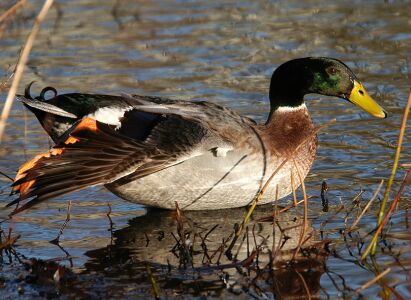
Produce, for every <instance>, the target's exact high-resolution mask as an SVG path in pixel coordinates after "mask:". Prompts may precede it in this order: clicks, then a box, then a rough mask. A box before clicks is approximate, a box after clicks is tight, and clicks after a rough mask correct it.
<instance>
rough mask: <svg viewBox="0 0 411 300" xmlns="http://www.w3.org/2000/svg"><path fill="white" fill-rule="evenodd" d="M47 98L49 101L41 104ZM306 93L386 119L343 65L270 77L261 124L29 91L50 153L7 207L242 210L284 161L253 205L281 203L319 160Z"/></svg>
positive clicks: (167, 103) (293, 66) (30, 166)
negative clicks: (97, 200) (105, 198)
mask: <svg viewBox="0 0 411 300" xmlns="http://www.w3.org/2000/svg"><path fill="white" fill-rule="evenodd" d="M49 91H53V92H54V93H55V95H54V96H53V97H52V98H51V99H49V100H45V97H44V95H45V93H47V92H49ZM310 93H316V94H321V95H327V96H334V97H339V98H342V99H345V100H348V101H350V102H352V103H354V104H356V105H358V106H359V107H361V108H362V109H364V110H365V111H366V112H368V113H369V114H371V115H373V116H375V117H377V118H385V117H387V113H386V112H385V111H384V109H382V108H381V107H380V106H379V105H378V104H377V103H376V102H375V101H374V100H373V99H372V98H371V97H370V96H369V95H368V94H367V92H366V91H365V89H364V87H363V86H362V84H361V83H360V81H359V80H358V79H357V77H356V76H355V75H354V73H353V72H352V71H351V70H350V69H349V68H348V67H347V66H346V65H345V64H344V63H342V62H341V61H339V60H337V59H333V58H326V57H307V58H299V59H294V60H290V61H288V62H286V63H284V64H282V65H280V66H279V67H278V68H277V69H276V70H275V71H274V73H273V75H272V77H271V84H270V92H269V99H270V105H271V108H270V113H269V116H268V120H267V122H266V123H265V124H257V123H256V122H255V121H253V120H252V119H250V118H247V117H244V116H241V115H239V114H237V113H236V112H235V111H232V110H231V109H229V108H226V107H223V106H220V105H218V104H215V103H210V102H206V101H200V102H189V101H181V100H171V99H166V98H160V97H151V96H140V95H125V94H124V95H119V96H112V95H97V94H80V93H72V94H64V95H57V92H56V90H55V89H53V88H50V87H48V88H45V89H43V91H42V92H41V94H40V96H38V97H36V98H33V97H31V96H30V86H29V87H28V88H26V92H25V95H24V96H18V98H19V100H21V101H22V103H23V104H24V105H25V106H26V107H27V108H28V109H29V110H30V111H31V112H33V113H34V114H35V115H36V117H37V118H38V120H39V121H40V123H41V125H42V126H43V128H44V130H45V131H46V132H47V133H48V134H49V135H50V137H51V138H52V139H53V141H54V142H55V146H54V147H53V148H52V149H50V150H49V151H48V152H46V153H43V154H40V155H37V156H36V157H34V158H33V159H32V160H30V161H28V162H27V163H25V164H24V165H22V166H21V167H20V169H19V171H18V173H17V175H16V178H15V181H14V183H13V186H12V194H19V197H18V198H17V199H16V200H14V201H12V202H11V203H9V204H8V205H12V204H17V207H16V209H15V210H14V211H13V214H15V213H18V212H20V211H22V210H24V209H26V208H29V207H31V206H33V205H34V204H37V203H39V202H42V201H45V200H47V199H50V198H53V197H57V196H60V195H63V194H66V193H69V192H72V191H76V190H80V189H83V188H86V187H90V186H96V185H104V186H105V187H106V188H107V189H108V190H109V191H111V192H112V193H114V194H116V195H117V196H119V197H121V198H123V199H125V200H128V201H131V202H134V203H139V204H143V205H147V206H154V207H160V208H165V209H173V208H175V205H176V204H175V203H176V202H177V203H178V205H179V207H180V209H184V210H202V209H223V208H234V207H241V206H246V205H248V204H249V203H250V202H251V201H252V199H253V198H254V197H255V195H256V194H257V193H258V192H259V190H260V188H261V186H262V185H263V184H264V182H265V181H266V180H267V178H268V177H269V176H270V175H271V173H272V172H273V171H274V170H275V169H276V168H277V167H278V166H279V165H280V164H281V163H282V162H283V161H284V159H285V158H287V157H289V158H290V159H289V160H288V162H287V163H286V164H285V165H284V166H283V167H282V168H281V169H280V171H279V172H278V173H277V174H276V175H275V177H274V179H273V180H272V182H271V185H270V187H269V188H268V189H267V191H266V192H265V194H264V197H263V198H262V199H261V200H260V202H259V203H260V204H264V203H268V202H270V201H273V200H274V199H280V198H283V197H285V196H287V195H289V194H290V193H291V192H292V186H294V188H297V187H298V186H299V185H300V184H301V180H303V179H304V178H305V176H306V175H307V173H308V171H309V170H310V167H311V165H312V163H313V161H314V158H315V155H316V148H317V137H316V135H315V134H313V131H314V125H313V122H312V120H311V118H310V115H309V113H308V110H307V107H306V105H305V104H304V96H305V95H306V94H310ZM300 144H302V145H300ZM299 146H301V147H299ZM296 149H297V151H296ZM290 156H291V157H290ZM292 179H293V180H294V184H291V180H292Z"/></svg>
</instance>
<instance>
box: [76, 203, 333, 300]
mask: <svg viewBox="0 0 411 300" xmlns="http://www.w3.org/2000/svg"><path fill="white" fill-rule="evenodd" d="M245 212H246V210H245V209H232V210H221V211H213V212H210V211H208V212H203V211H198V212H184V213H183V214H182V219H181V221H178V219H177V218H176V212H170V211H161V210H151V211H149V212H148V213H147V214H146V215H144V216H142V217H138V218H135V219H132V220H131V221H130V222H129V226H128V227H126V228H124V229H121V230H118V231H116V232H115V233H114V237H115V239H114V243H113V244H112V245H108V246H107V247H105V248H101V249H97V250H92V251H89V252H87V253H86V256H88V257H90V260H89V261H88V262H87V263H86V264H85V268H86V270H85V271H84V272H83V274H89V273H94V272H96V273H101V272H103V273H104V274H105V277H106V278H113V279H114V280H116V281H119V282H121V284H120V285H126V286H127V287H128V288H131V286H133V285H134V288H135V289H138V288H139V286H138V284H136V282H147V272H146V268H147V266H148V265H149V266H150V267H151V268H152V270H153V274H154V275H153V276H154V277H155V280H156V282H157V284H158V287H159V289H160V290H161V291H162V293H163V294H166V295H167V293H168V294H169V295H170V296H171V295H172V293H177V294H180V295H184V294H191V295H197V296H200V295H210V296H227V295H230V293H231V294H232V295H241V294H246V295H247V294H248V295H258V296H259V297H263V294H268V297H270V295H273V294H274V295H275V296H276V297H303V296H305V295H306V294H307V293H310V295H312V296H318V295H319V291H320V277H321V275H322V274H323V273H324V264H325V261H326V257H327V254H326V251H325V250H324V249H321V248H324V245H322V247H318V244H317V243H315V237H314V236H312V237H311V238H310V239H309V240H308V241H306V242H305V244H304V246H303V247H304V251H303V255H298V256H297V257H296V259H295V261H294V262H291V261H290V260H291V258H292V256H293V254H294V251H295V248H296V246H297V244H298V240H299V237H300V233H301V218H300V217H299V216H297V215H295V214H292V213H291V214H287V215H286V214H282V215H280V216H281V217H279V218H277V220H276V225H275V226H273V224H272V222H259V221H258V219H260V218H264V217H267V216H270V215H271V214H272V207H271V206H265V207H261V208H258V209H257V210H256V211H255V213H254V215H253V220H252V222H251V224H250V225H249V226H248V227H247V230H246V233H245V234H244V236H243V238H242V241H240V242H239V243H238V245H237V246H236V247H235V248H234V250H233V253H235V258H234V259H233V260H229V259H227V257H226V255H225V254H224V251H225V249H226V247H227V242H228V241H229V237H230V234H231V233H232V232H233V230H234V226H236V224H237V225H238V224H239V223H240V222H241V221H242V219H243V217H244V214H245ZM273 230H274V231H273ZM179 231H180V232H179ZM309 234H313V231H312V230H310V231H309ZM273 237H274V239H273ZM314 245H316V247H314ZM273 247H274V250H273ZM273 251H274V253H275V254H274V255H272V253H273Z"/></svg>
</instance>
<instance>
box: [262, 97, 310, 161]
mask: <svg viewBox="0 0 411 300" xmlns="http://www.w3.org/2000/svg"><path fill="white" fill-rule="evenodd" d="M313 130H314V124H313V123H312V120H311V117H310V115H309V113H308V110H307V107H306V106H305V104H304V103H303V104H301V105H300V106H297V107H284V106H282V107H279V108H277V109H276V110H274V111H272V112H271V114H270V117H269V119H268V121H267V123H266V124H265V125H264V126H263V131H264V135H263V136H264V138H265V140H264V142H265V143H266V144H268V145H270V146H269V148H270V149H275V151H277V152H278V153H281V154H287V153H288V154H289V153H290V152H292V151H293V149H295V148H296V147H297V146H298V145H299V144H300V143H301V142H302V141H304V140H305V139H306V138H307V137H308V136H310V134H311V133H312V131H313ZM313 138H315V137H313Z"/></svg>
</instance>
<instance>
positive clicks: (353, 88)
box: [270, 57, 387, 118]
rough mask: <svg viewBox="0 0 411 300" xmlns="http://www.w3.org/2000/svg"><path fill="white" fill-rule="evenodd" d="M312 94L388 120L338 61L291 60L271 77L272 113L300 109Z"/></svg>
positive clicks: (327, 59) (347, 69) (329, 59)
mask: <svg viewBox="0 0 411 300" xmlns="http://www.w3.org/2000/svg"><path fill="white" fill-rule="evenodd" d="M311 93H315V94H321V95H327V96H334V97H339V98H342V99H345V100H348V101H350V102H352V103H354V104H356V105H358V106H359V107H361V108H362V109H363V110H365V111H366V112H368V113H369V114H371V115H373V116H375V117H378V118H385V117H386V116H387V113H386V112H385V111H384V109H382V108H381V107H380V106H379V105H378V104H377V103H376V102H375V101H374V100H373V99H372V98H371V97H370V96H369V95H368V94H367V92H366V90H365V89H364V87H363V86H362V84H361V83H360V81H359V80H358V79H357V77H356V76H355V75H354V73H353V72H352V71H351V70H350V69H349V68H348V67H347V66H346V65H345V64H344V63H343V62H341V61H339V60H337V59H334V58H328V57H306V58H298V59H294V60H290V61H288V62H286V63H284V64H282V65H281V66H279V67H278V68H277V69H276V70H275V71H274V73H273V76H272V77H271V85H270V101H271V109H272V110H275V109H277V108H278V107H281V106H288V107H296V106H299V105H301V104H302V103H303V102H304V99H303V98H304V95H306V94H311Z"/></svg>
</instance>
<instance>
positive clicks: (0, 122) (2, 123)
mask: <svg viewBox="0 0 411 300" xmlns="http://www.w3.org/2000/svg"><path fill="white" fill-rule="evenodd" d="M52 4H53V0H46V1H44V4H43V7H42V9H41V11H40V12H39V14H38V16H37V18H36V20H35V21H34V25H33V27H32V29H31V32H30V34H29V36H28V38H27V41H26V44H25V45H24V47H23V51H22V53H21V55H20V58H19V60H18V62H17V67H16V71H15V74H14V78H13V82H12V83H11V87H10V90H9V93H8V94H7V98H6V102H5V103H4V107H3V111H2V113H1V117H0V144H1V142H2V139H3V134H4V129H5V128H6V123H7V119H8V117H9V115H10V111H11V107H12V105H13V101H14V98H15V96H16V92H17V88H18V86H19V83H20V80H21V78H22V76H23V72H24V68H25V66H26V64H27V61H28V57H29V54H30V51H31V48H32V47H33V43H34V40H35V39H36V35H37V33H38V32H39V29H40V25H41V23H42V22H43V21H44V19H45V18H46V15H47V12H48V11H49V9H50V7H51V5H52Z"/></svg>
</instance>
